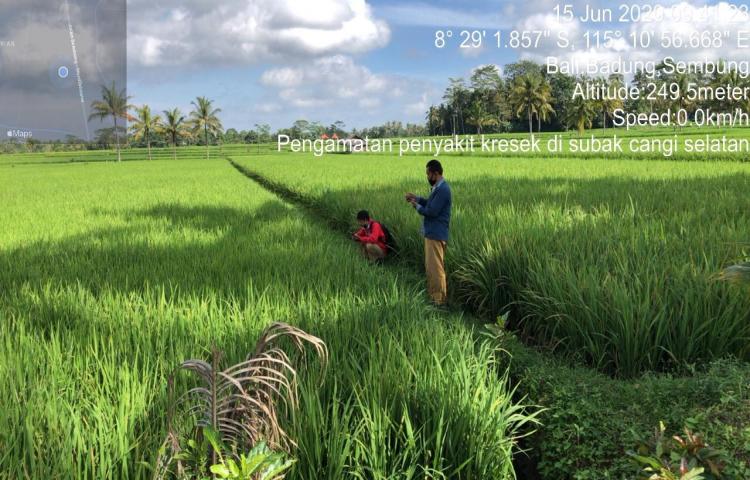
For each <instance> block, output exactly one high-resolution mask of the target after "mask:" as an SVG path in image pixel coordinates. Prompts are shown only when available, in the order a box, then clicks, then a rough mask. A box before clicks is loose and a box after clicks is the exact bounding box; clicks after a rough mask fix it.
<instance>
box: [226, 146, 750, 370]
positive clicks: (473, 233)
mask: <svg viewBox="0 0 750 480" xmlns="http://www.w3.org/2000/svg"><path fill="white" fill-rule="evenodd" d="M426 160H427V158H426V157H411V158H398V157H387V156H383V155H370V154H361V155H334V156H327V157H323V158H315V159H313V158H311V157H309V156H305V155H294V154H286V155H275V156H266V157H263V156H260V157H258V156H254V157H239V158H237V159H236V161H237V162H239V163H240V164H241V165H242V166H243V167H244V168H246V169H248V170H250V171H254V172H256V173H258V174H260V175H262V176H264V177H265V178H267V179H268V180H270V181H272V182H276V183H279V184H282V185H284V186H285V187H286V188H288V189H290V190H292V191H295V192H297V194H298V195H301V196H302V197H303V198H305V199H306V201H308V202H310V203H311V204H314V205H316V206H317V207H318V208H319V210H320V211H321V212H323V214H324V215H327V216H330V217H332V218H334V219H338V220H339V221H346V219H349V218H353V217H352V216H353V214H354V212H356V211H357V210H358V209H361V208H366V209H368V210H369V211H370V213H371V214H372V215H373V216H374V217H375V218H376V219H378V220H381V221H383V222H385V223H386V224H387V225H388V226H389V227H390V228H391V230H392V231H394V232H395V234H396V235H397V236H398V238H399V243H400V245H401V248H402V250H403V251H404V252H405V254H402V258H404V257H405V258H411V259H413V263H414V264H415V265H419V264H420V263H421V258H422V257H421V248H422V247H421V242H420V237H419V233H418V229H419V218H418V216H417V215H415V214H414V212H413V211H411V209H409V208H408V206H407V205H405V204H404V203H403V202H401V201H400V198H401V195H403V192H406V191H417V192H418V191H419V186H420V185H424V187H423V188H424V190H425V191H426V190H427V186H426V183H425V181H424V164H425V162H426ZM443 165H444V167H445V171H446V177H447V178H448V181H449V182H451V185H452V189H453V192H454V196H455V202H454V215H453V224H452V225H453V231H452V240H451V242H450V243H449V247H448V252H447V260H446V262H447V267H448V269H449V271H450V272H451V273H452V280H453V282H452V284H453V286H454V292H453V295H454V299H456V300H457V301H459V302H462V303H466V304H467V306H469V307H471V308H474V309H476V310H478V311H480V312H482V313H485V314H487V315H489V316H493V317H494V316H496V315H500V314H503V313H504V312H505V311H506V310H507V309H508V308H509V306H511V307H513V309H514V315H513V318H516V319H518V328H520V330H521V331H522V332H523V334H524V335H525V336H526V337H527V338H528V339H529V340H530V341H532V342H535V343H538V344H542V345H546V346H548V347H550V348H553V349H555V350H557V351H559V352H561V353H564V354H566V355H570V356H575V357H578V358H581V359H583V360H585V361H586V362H588V363H590V364H592V365H594V366H595V367H597V368H599V369H600V370H602V371H605V372H608V373H610V374H613V375H617V376H623V377H631V376H635V375H638V374H639V373H642V372H644V371H649V370H657V371H662V370H669V371H675V370H680V369H683V368H686V367H689V366H690V365H696V364H701V363H703V362H705V361H708V360H711V359H715V358H721V357H724V356H736V357H739V358H743V359H748V358H750V347H748V345H750V321H748V320H750V319H749V318H748V315H749V314H748V312H750V296H748V295H746V292H745V291H744V290H743V289H742V288H740V287H737V286H735V285H732V284H731V282H719V281H717V275H716V274H717V272H720V271H721V270H722V269H723V268H725V267H727V266H729V265H732V264H733V263H735V262H736V260H738V259H741V258H744V255H743V251H742V248H743V245H745V242H746V241H747V239H748V238H750V226H749V225H750V223H748V215H749V214H748V212H749V211H750V208H749V207H750V200H748V199H747V196H746V192H747V190H748V187H749V186H750V167H749V166H747V165H745V164H741V163H730V162H718V161H713V162H675V161H649V162H640V161H630V160H620V159H607V160H595V159H592V160H575V159H539V158H524V159H508V160H503V159H498V158H472V157H464V158H456V157H452V158H444V159H443Z"/></svg>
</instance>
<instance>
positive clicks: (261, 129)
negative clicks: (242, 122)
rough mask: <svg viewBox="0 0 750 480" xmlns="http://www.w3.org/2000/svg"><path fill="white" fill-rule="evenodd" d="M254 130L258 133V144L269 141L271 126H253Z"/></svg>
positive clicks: (262, 124)
mask: <svg viewBox="0 0 750 480" xmlns="http://www.w3.org/2000/svg"><path fill="white" fill-rule="evenodd" d="M255 130H256V131H257V132H258V142H260V143H263V142H270V141H271V126H270V125H269V124H267V123H261V124H258V123H256V124H255Z"/></svg>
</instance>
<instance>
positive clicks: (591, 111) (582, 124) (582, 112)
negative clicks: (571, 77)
mask: <svg viewBox="0 0 750 480" xmlns="http://www.w3.org/2000/svg"><path fill="white" fill-rule="evenodd" d="M594 115H596V106H595V105H594V103H593V102H591V101H589V100H586V99H584V98H583V97H577V98H576V99H575V100H573V101H572V102H570V105H569V106H568V108H567V117H566V118H565V120H566V122H567V123H568V125H572V126H575V127H576V130H578V135H582V134H583V130H584V129H585V128H587V127H588V128H591V119H592V118H593V117H594Z"/></svg>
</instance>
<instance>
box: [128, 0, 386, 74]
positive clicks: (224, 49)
mask: <svg viewBox="0 0 750 480" xmlns="http://www.w3.org/2000/svg"><path fill="white" fill-rule="evenodd" d="M128 12H129V15H130V19H129V32H128V33H129V35H128V42H129V43H128V47H129V50H130V52H131V62H133V63H134V64H136V65H145V66H161V65H165V66H173V65H189V64H196V63H200V64H209V65H216V64H232V65H237V64H252V63H256V62H263V61H285V60H294V59H301V58H305V57H308V56H311V55H312V56H324V55H331V54H336V53H341V54H356V53H362V52H366V51H369V50H371V49H374V48H379V47H382V46H384V45H386V44H387V43H388V40H389V38H390V30H389V28H388V25H387V24H386V23H385V22H384V21H382V20H379V19H377V18H375V16H374V15H373V12H372V9H371V7H370V6H369V5H368V4H367V2H366V1H365V0H320V1H316V2H300V1H294V0H224V1H222V2H221V3H216V2H211V1H206V0H131V1H130V2H129V4H128Z"/></svg>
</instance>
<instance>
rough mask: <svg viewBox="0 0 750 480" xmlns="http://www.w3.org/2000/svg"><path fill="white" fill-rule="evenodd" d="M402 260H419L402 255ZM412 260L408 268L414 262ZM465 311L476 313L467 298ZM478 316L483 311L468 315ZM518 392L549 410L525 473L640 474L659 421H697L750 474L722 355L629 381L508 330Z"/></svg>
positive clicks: (745, 370)
mask: <svg viewBox="0 0 750 480" xmlns="http://www.w3.org/2000/svg"><path fill="white" fill-rule="evenodd" d="M224 157H225V158H226V159H227V161H229V162H230V163H231V165H232V166H233V167H234V168H235V169H237V171H238V172H240V173H241V174H243V175H245V176H246V177H248V178H250V179H251V180H253V181H255V182H256V183H258V184H259V185H261V186H262V187H263V188H265V189H267V190H269V191H271V192H273V193H274V194H276V195H278V196H279V197H281V198H283V199H285V200H287V201H288V202H290V203H292V204H294V205H296V206H298V207H301V208H302V209H304V210H305V211H307V212H308V213H309V214H311V215H312V216H314V217H315V218H317V219H319V220H321V221H323V222H325V224H326V225H328V226H329V227H330V228H332V229H333V230H335V231H337V232H340V233H342V234H346V233H348V230H349V229H350V228H351V226H350V224H349V222H348V220H347V219H343V218H336V217H335V216H333V215H332V214H330V213H329V212H328V211H327V210H326V208H325V205H322V204H320V203H318V202H316V201H315V200H314V199H311V198H308V197H306V196H305V195H302V194H300V193H299V192H296V191H294V190H293V189H290V188H288V187H287V186H285V185H284V184H282V183H279V182H274V181H272V180H270V179H268V178H266V177H264V176H263V175H261V174H259V173H257V172H255V171H252V170H251V169H248V168H247V167H244V166H242V165H240V164H238V163H237V162H235V161H234V160H233V159H232V157H231V156H228V155H224ZM396 263H398V264H399V266H404V268H413V267H414V265H415V264H416V262H411V261H409V260H408V259H403V258H402V259H398V260H397V262H396ZM407 265H408V267H407ZM461 308H462V309H465V310H467V311H470V309H468V308H466V305H461ZM465 318H466V319H467V321H469V322H471V321H472V320H473V319H475V317H473V316H471V315H469V316H467V317H465ZM501 342H502V348H503V349H505V350H506V351H508V352H509V353H510V355H509V357H510V358H511V360H510V362H509V364H510V365H509V367H510V372H511V381H512V382H513V384H514V385H515V392H516V395H517V397H519V398H525V402H526V403H532V404H537V405H540V406H541V407H543V408H544V409H545V410H544V411H543V413H542V414H541V416H540V421H541V423H542V425H541V427H537V429H536V431H535V433H534V434H533V435H532V436H530V437H528V438H525V439H522V440H521V446H522V448H524V449H525V450H527V451H528V453H529V457H525V456H523V457H521V456H517V458H516V462H515V467H516V473H517V475H518V478H522V479H526V478H528V479H535V478H541V479H550V480H552V479H554V480H561V479H592V480H593V479H602V478H612V479H630V478H636V477H637V476H638V472H639V470H638V468H637V467H636V466H635V464H634V462H633V460H632V457H631V456H630V454H631V453H633V452H638V453H641V454H643V453H646V454H648V453H652V447H653V438H654V431H655V429H656V428H657V427H658V425H659V422H664V424H665V425H666V426H667V429H668V430H667V433H668V434H681V433H684V429H685V428H688V429H690V430H691V431H692V432H698V433H701V434H702V435H703V436H704V438H705V439H706V441H707V443H709V444H710V445H711V446H712V447H714V448H718V449H721V450H722V451H723V452H724V455H725V456H724V458H723V463H724V465H725V468H724V471H723V475H724V476H723V477H722V478H728V479H747V478H750V365H748V364H747V363H743V362H739V361H732V360H728V361H716V362H712V363H710V364H709V365H707V366H706V367H705V368H703V369H700V370H697V369H696V371H695V372H694V373H693V374H692V375H688V376H684V377H674V376H672V375H669V374H655V373H646V374H644V375H642V376H640V377H637V378H634V379H629V380H623V379H615V378H611V377H609V376H607V375H604V374H602V373H600V372H598V371H595V370H593V369H591V368H589V367H586V366H582V365H579V364H576V363H573V362H572V361H570V360H567V359H562V358H558V357H555V356H552V355H549V354H547V353H544V352H542V351H540V350H538V349H536V348H533V347H529V346H526V345H524V344H523V343H522V342H521V341H520V340H519V339H518V338H517V337H516V336H515V335H514V334H512V333H504V334H503V337H502V339H501Z"/></svg>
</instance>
